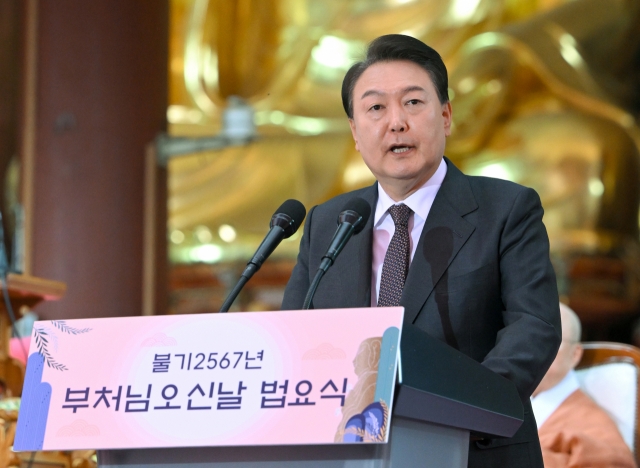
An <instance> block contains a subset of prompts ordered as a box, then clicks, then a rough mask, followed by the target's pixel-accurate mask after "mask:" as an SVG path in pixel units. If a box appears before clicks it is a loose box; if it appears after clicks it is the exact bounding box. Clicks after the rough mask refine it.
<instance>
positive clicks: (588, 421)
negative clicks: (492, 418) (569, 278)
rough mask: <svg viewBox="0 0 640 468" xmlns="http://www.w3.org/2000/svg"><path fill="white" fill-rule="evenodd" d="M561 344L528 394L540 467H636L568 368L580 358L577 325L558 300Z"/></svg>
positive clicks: (609, 422)
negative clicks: (538, 381) (538, 448)
mask: <svg viewBox="0 0 640 468" xmlns="http://www.w3.org/2000/svg"><path fill="white" fill-rule="evenodd" d="M560 315H561V319H562V343H561V344H560V349H559V350H558V355H557V356H556V359H555V360H554V361H553V363H552V364H551V367H550V368H549V370H548V372H547V374H546V375H545V376H544V378H543V379H542V382H540V385H539V386H538V388H537V389H536V391H535V392H534V393H533V396H532V397H531V402H532V407H533V412H534V414H535V417H536V421H537V423H538V434H539V436H540V445H541V447H542V457H543V459H544V466H545V468H560V467H562V468H564V467H572V468H579V467H590V468H597V467H616V468H623V467H624V468H627V467H628V468H633V467H635V466H636V464H635V462H634V459H633V455H632V454H631V451H630V450H629V447H628V446H627V444H626V443H625V442H624V440H623V438H622V436H621V435H620V432H619V431H618V428H617V426H616V424H615V423H614V422H613V420H612V419H611V418H610V417H609V415H608V414H607V413H606V412H605V411H604V410H603V409H602V408H600V407H599V406H598V405H597V404H596V403H595V402H593V400H591V399H590V398H589V397H588V396H587V395H586V394H584V393H583V392H582V391H581V390H580V389H579V384H578V379H577V377H576V375H575V372H574V368H575V367H576V366H577V365H578V363H579V362H580V358H581V357H582V347H581V346H580V335H581V325H580V320H579V319H578V316H577V315H576V314H575V312H573V311H572V310H571V309H570V308H569V307H567V306H565V305H564V304H560Z"/></svg>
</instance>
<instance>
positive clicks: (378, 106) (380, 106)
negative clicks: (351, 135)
mask: <svg viewBox="0 0 640 468" xmlns="http://www.w3.org/2000/svg"><path fill="white" fill-rule="evenodd" d="M380 109H382V105H380V104H374V105H373V106H371V107H370V108H369V110H374V111H379V110H380Z"/></svg>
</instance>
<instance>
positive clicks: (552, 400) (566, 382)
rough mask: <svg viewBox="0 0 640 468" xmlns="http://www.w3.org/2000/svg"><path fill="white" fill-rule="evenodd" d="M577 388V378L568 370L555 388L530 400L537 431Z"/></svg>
mask: <svg viewBox="0 0 640 468" xmlns="http://www.w3.org/2000/svg"><path fill="white" fill-rule="evenodd" d="M579 388H580V384H579V382H578V377H576V373H575V371H573V370H570V371H569V373H568V374H567V375H565V377H564V379H562V380H561V381H560V382H559V383H558V384H557V385H556V386H555V387H552V388H550V389H549V390H546V391H544V392H540V393H538V394H537V395H536V396H535V397H533V398H531V407H532V408H533V414H534V415H535V417H536V423H537V424H538V429H539V428H540V426H542V425H543V424H544V422H545V421H546V420H547V419H549V416H551V415H552V414H553V412H554V411H555V410H557V409H558V406H560V405H561V404H562V402H564V400H566V399H567V398H568V397H569V395H571V394H572V393H573V392H575V391H576V390H578V389H579Z"/></svg>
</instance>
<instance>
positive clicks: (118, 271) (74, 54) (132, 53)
mask: <svg viewBox="0 0 640 468" xmlns="http://www.w3.org/2000/svg"><path fill="white" fill-rule="evenodd" d="M27 9H28V12H27V15H26V16H27V20H26V21H27V27H26V34H25V37H26V39H25V40H26V42H27V46H26V47H25V50H26V52H25V62H26V65H25V67H24V68H25V73H26V74H27V75H28V74H29V73H35V81H34V82H33V83H34V84H33V89H31V90H29V89H28V86H29V80H28V78H29V76H26V79H25V80H24V82H25V86H26V87H27V89H26V91H25V93H24V100H23V101H24V110H25V114H26V116H25V118H24V119H23V128H22V132H23V136H24V138H23V144H22V146H23V148H22V151H23V162H24V165H25V167H24V168H23V175H24V179H23V198H24V202H25V205H26V206H25V210H26V213H25V214H26V217H27V220H26V243H27V245H26V261H27V265H26V267H25V269H26V271H27V272H28V273H30V274H32V275H35V276H40V277H44V278H49V279H54V280H59V281H64V282H66V283H67V288H68V289H67V294H66V296H65V297H64V299H62V300H61V301H58V302H53V303H48V304H43V305H41V306H39V307H38V308H37V312H38V314H39V315H40V316H41V318H45V319H64V318H79V317H108V316H128V315H140V314H141V311H142V296H143V294H142V290H143V284H142V283H143V260H144V258H143V251H144V248H143V247H144V242H146V241H148V240H149V239H145V238H144V224H143V223H144V220H145V199H144V195H145V146H146V145H147V143H149V142H150V141H152V140H153V138H154V137H155V135H156V134H157V133H158V132H160V131H164V130H165V128H166V123H165V122H166V119H165V116H166V109H167V67H168V60H167V53H168V52H167V50H168V44H167V42H168V39H167V36H168V1H167V0H135V1H132V0H91V1H84V0H41V1H38V2H30V7H27ZM29 18H30V19H31V20H33V19H34V18H37V19H36V20H35V24H36V25H37V27H36V28H35V35H33V34H32V35H31V36H29V28H28V23H29ZM30 40H31V41H34V43H31V44H29V41H30ZM29 45H31V50H32V52H35V53H34V54H33V56H32V63H31V67H30V66H29V50H30V49H29ZM30 98H31V99H33V98H35V101H34V103H33V104H34V105H33V112H32V113H31V117H32V124H31V126H30V124H29V116H30V114H29V99H30ZM30 135H31V136H30ZM30 138H31V139H32V140H30ZM30 142H31V143H32V149H31V150H30V149H29V144H30ZM156 175H158V176H159V177H160V179H159V180H158V182H159V187H160V189H159V190H160V191H163V189H164V188H165V187H164V185H165V184H166V179H165V175H164V173H163V171H162V170H159V171H158V173H157V174H156ZM147 180H148V178H147ZM165 197H166V196H165ZM156 200H157V206H158V207H160V211H159V213H160V214H159V216H156V223H157V229H156V231H157V233H158V234H159V236H157V239H156V241H157V242H159V244H158V245H159V248H158V249H157V252H158V255H157V258H156V260H157V261H158V263H157V266H156V270H157V271H158V272H160V274H159V275H156V276H157V279H158V282H159V283H160V286H159V287H158V291H159V292H160V295H161V296H162V293H163V292H164V291H165V288H164V287H163V286H164V285H163V283H164V281H163V278H164V276H163V274H161V273H162V272H163V271H164V270H165V267H164V265H165V257H166V254H165V252H166V244H165V240H164V239H165V234H164V232H165V226H166V214H165V209H164V206H165V204H166V198H163V196H162V195H160V196H159V197H157V199H156ZM147 209H148V204H147ZM147 219H148V217H147ZM159 307H160V308H162V304H159Z"/></svg>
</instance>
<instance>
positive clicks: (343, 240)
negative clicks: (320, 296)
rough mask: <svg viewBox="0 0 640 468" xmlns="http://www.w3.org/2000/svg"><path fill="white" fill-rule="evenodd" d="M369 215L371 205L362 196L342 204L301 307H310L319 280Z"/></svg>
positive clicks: (364, 223) (365, 222) (362, 226)
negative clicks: (333, 229) (325, 251)
mask: <svg viewBox="0 0 640 468" xmlns="http://www.w3.org/2000/svg"><path fill="white" fill-rule="evenodd" d="M369 216H371V206H370V205H369V203H367V202H366V201H364V200H363V199H362V198H353V199H351V200H349V201H348V202H347V204H346V205H345V206H344V208H343V209H342V211H341V212H340V214H339V215H338V229H337V230H336V233H335V234H334V235H333V239H331V244H329V248H328V249H327V253H325V254H324V256H323V257H322V261H321V262H320V266H319V267H318V272H317V273H316V276H315V278H314V279H313V283H311V286H310V287H309V291H308V292H307V297H306V298H305V300H304V305H303V306H302V308H303V309H309V308H310V307H311V301H312V300H313V296H314V294H315V293H316V289H317V288H318V285H319V284H320V280H321V279H322V277H323V276H324V274H325V273H326V272H327V270H328V269H329V268H330V267H331V266H332V265H333V263H334V262H335V260H336V258H337V257H338V255H339V254H340V252H342V249H343V248H344V246H345V245H347V242H349V239H351V237H352V236H353V235H354V234H358V233H359V232H360V231H362V230H363V229H364V227H365V225H366V224H367V221H368V220H369Z"/></svg>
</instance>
